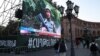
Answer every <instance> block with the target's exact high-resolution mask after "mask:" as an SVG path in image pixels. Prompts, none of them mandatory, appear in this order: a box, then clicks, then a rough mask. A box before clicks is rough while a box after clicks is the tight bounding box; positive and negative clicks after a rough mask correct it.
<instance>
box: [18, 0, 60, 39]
mask: <svg viewBox="0 0 100 56" xmlns="http://www.w3.org/2000/svg"><path fill="white" fill-rule="evenodd" d="M22 9H23V17H22V20H21V26H20V33H21V34H24V35H30V34H34V35H38V36H41V35H45V36H52V37H60V35H61V24H60V17H61V14H60V11H59V10H58V9H57V8H55V7H54V6H53V4H51V3H49V2H48V0H23V4H22Z"/></svg>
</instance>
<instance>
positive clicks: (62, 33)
mask: <svg viewBox="0 0 100 56" xmlns="http://www.w3.org/2000/svg"><path fill="white" fill-rule="evenodd" d="M59 11H60V13H61V14H62V17H61V37H62V38H63V35H64V28H63V27H62V21H63V13H64V7H63V6H60V7H59Z"/></svg>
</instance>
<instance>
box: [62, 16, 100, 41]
mask: <svg viewBox="0 0 100 56" xmlns="http://www.w3.org/2000/svg"><path fill="white" fill-rule="evenodd" d="M61 21H62V28H64V31H63V32H64V34H63V36H64V37H65V39H68V40H70V31H69V30H70V27H69V25H70V24H69V21H68V19H67V17H66V16H64V17H63V18H62V20H61ZM71 23H72V26H71V27H72V37H73V40H74V39H75V38H82V37H83V34H84V28H88V29H89V33H90V34H91V36H92V37H95V36H100V22H88V21H84V20H81V19H79V18H76V17H73V18H72V20H71Z"/></svg>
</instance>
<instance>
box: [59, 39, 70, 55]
mask: <svg viewBox="0 0 100 56" xmlns="http://www.w3.org/2000/svg"><path fill="white" fill-rule="evenodd" d="M67 50H68V48H67V45H66V43H65V40H64V39H61V40H60V42H59V45H58V52H59V56H66V51H67Z"/></svg>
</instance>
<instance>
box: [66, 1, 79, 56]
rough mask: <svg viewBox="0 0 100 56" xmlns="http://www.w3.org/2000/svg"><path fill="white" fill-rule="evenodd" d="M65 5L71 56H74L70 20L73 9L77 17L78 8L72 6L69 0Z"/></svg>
mask: <svg viewBox="0 0 100 56" xmlns="http://www.w3.org/2000/svg"><path fill="white" fill-rule="evenodd" d="M66 4H67V10H66V14H67V18H68V20H69V23H70V37H71V56H75V51H74V45H73V38H72V27H71V25H72V24H71V19H72V17H73V14H72V11H73V9H74V10H75V13H76V14H77V15H78V13H79V6H77V5H75V7H74V6H73V5H74V3H73V2H71V1H70V0H68V1H67V2H66Z"/></svg>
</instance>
